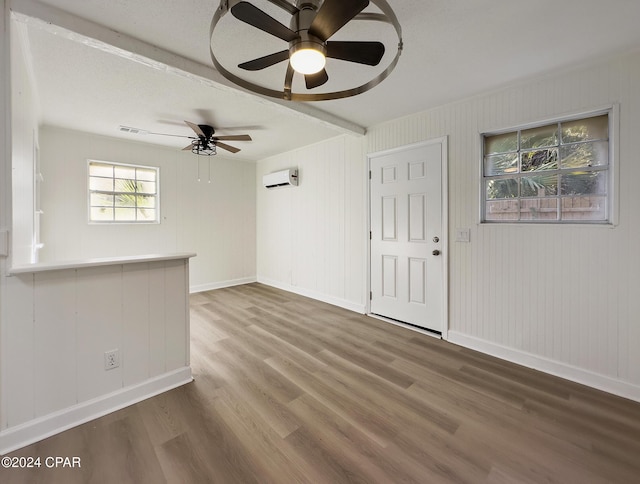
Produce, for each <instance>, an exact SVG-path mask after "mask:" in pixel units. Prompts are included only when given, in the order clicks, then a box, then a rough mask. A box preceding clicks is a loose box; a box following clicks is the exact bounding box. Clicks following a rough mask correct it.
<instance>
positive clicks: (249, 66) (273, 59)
mask: <svg viewBox="0 0 640 484" xmlns="http://www.w3.org/2000/svg"><path fill="white" fill-rule="evenodd" d="M288 58H289V51H288V50H283V51H282V52H276V53H275V54H269V55H265V56H264V57H259V58H257V59H253V60H250V61H247V62H243V63H242V64H238V67H239V68H240V69H244V70H246V71H259V70H261V69H264V68H266V67H271V66H273V65H275V64H277V63H279V62H282V61H286V60H287V59H288Z"/></svg>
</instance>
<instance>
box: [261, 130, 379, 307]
mask: <svg viewBox="0 0 640 484" xmlns="http://www.w3.org/2000/svg"><path fill="white" fill-rule="evenodd" d="M363 148H364V144H363V138H362V137H354V136H348V135H345V136H339V137H337V138H334V139H332V140H329V141H326V142H323V143H318V144H315V145H312V146H309V147H306V148H303V149H300V150H295V151H292V152H289V153H283V154H281V155H277V156H274V157H271V158H268V159H266V160H262V161H260V162H259V163H258V164H257V173H256V191H257V195H256V197H257V220H258V223H257V227H258V229H257V230H258V233H257V257H258V262H257V267H258V269H257V274H258V280H259V281H262V282H265V283H269V284H272V285H275V286H278V287H282V288H285V289H288V290H292V291H294V292H298V293H301V294H305V295H309V296H312V297H317V298H319V299H322V300H326V301H329V302H332V303H334V304H338V305H341V306H344V307H348V308H350V309H354V310H356V311H359V312H364V292H365V279H364V278H363V277H362V273H363V271H366V268H365V265H364V262H365V258H366V254H365V252H366V251H365V247H366V237H367V233H366V213H365V212H366V208H365V205H364V202H365V200H364V197H365V188H366V184H365V176H366V157H365V155H364V150H363ZM285 168H298V171H299V176H300V178H299V182H300V184H299V186H298V187H286V188H280V189H273V190H267V189H265V188H264V187H263V186H262V176H263V175H264V174H267V173H271V172H273V171H277V170H281V169H285Z"/></svg>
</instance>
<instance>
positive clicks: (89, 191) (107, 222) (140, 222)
mask: <svg viewBox="0 0 640 484" xmlns="http://www.w3.org/2000/svg"><path fill="white" fill-rule="evenodd" d="M92 163H100V164H103V165H111V166H114V167H124V168H142V169H145V170H154V171H155V172H156V181H155V183H156V192H155V194H154V196H155V213H156V217H155V219H154V220H91V207H92V205H91V194H92V193H93V192H99V190H92V189H91V171H90V166H91V164H92ZM87 221H88V223H89V224H90V225H123V224H133V225H149V224H159V223H160V168H159V167H157V166H151V165H134V164H129V163H119V162H115V161H104V160H94V159H88V160H87Z"/></svg>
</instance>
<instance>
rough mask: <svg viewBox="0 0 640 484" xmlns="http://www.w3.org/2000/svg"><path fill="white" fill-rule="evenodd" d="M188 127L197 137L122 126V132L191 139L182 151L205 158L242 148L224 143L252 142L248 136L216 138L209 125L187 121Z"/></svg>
mask: <svg viewBox="0 0 640 484" xmlns="http://www.w3.org/2000/svg"><path fill="white" fill-rule="evenodd" d="M185 123H186V124H187V126H189V127H190V128H191V129H192V130H193V132H194V133H195V134H196V136H183V135H179V134H168V133H153V132H150V131H146V130H142V129H138V128H131V127H128V126H120V131H124V132H127V133H134V134H136V133H140V134H155V135H160V136H175V137H178V138H189V139H191V143H189V144H188V145H187V146H185V147H184V148H182V151H191V152H192V153H195V154H196V155H203V156H212V155H215V154H216V149H217V148H222V149H223V150H227V151H229V152H231V153H237V152H238V151H240V148H236V147H235V146H231V145H228V144H226V143H222V141H251V136H249V135H248V134H237V135H229V136H215V129H214V128H213V126H210V125H208V124H196V123H191V122H189V121H185Z"/></svg>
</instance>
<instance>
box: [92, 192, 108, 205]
mask: <svg viewBox="0 0 640 484" xmlns="http://www.w3.org/2000/svg"><path fill="white" fill-rule="evenodd" d="M91 206H92V207H113V195H106V194H104V193H92V194H91Z"/></svg>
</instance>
